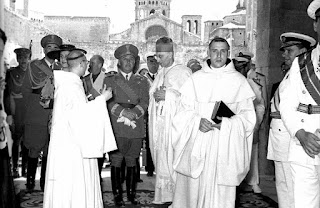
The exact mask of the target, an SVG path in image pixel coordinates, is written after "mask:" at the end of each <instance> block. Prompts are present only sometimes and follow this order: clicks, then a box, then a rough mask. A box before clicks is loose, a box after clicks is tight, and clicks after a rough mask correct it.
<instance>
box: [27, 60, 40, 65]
mask: <svg viewBox="0 0 320 208" xmlns="http://www.w3.org/2000/svg"><path fill="white" fill-rule="evenodd" d="M39 61H40V60H39V59H33V60H31V61H30V63H29V64H30V65H33V64H36V63H37V62H39Z"/></svg>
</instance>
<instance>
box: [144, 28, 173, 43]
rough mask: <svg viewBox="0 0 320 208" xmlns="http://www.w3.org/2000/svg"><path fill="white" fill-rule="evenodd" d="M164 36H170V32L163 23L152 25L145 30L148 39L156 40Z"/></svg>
mask: <svg viewBox="0 0 320 208" xmlns="http://www.w3.org/2000/svg"><path fill="white" fill-rule="evenodd" d="M162 36H168V32H167V30H166V29H165V28H164V27H163V26H161V25H152V26H150V27H149V28H148V29H147V30H146V32H145V39H146V40H156V39H158V38H160V37H162Z"/></svg>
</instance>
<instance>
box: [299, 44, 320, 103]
mask: <svg viewBox="0 0 320 208" xmlns="http://www.w3.org/2000/svg"><path fill="white" fill-rule="evenodd" d="M311 52H312V50H310V51H308V52H306V53H304V54H302V55H300V56H299V67H300V74H301V78H302V81H303V83H304V85H305V87H306V89H307V90H308V92H309V94H310V95H311V97H312V98H313V100H314V101H315V102H316V103H317V104H318V105H320V82H319V79H318V77H317V76H316V74H315V72H314V67H313V64H312V59H311Z"/></svg>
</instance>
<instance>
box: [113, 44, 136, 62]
mask: <svg viewBox="0 0 320 208" xmlns="http://www.w3.org/2000/svg"><path fill="white" fill-rule="evenodd" d="M138 53H139V50H138V48H137V47H135V46H134V45H132V44H124V45H122V46H120V47H118V48H117V49H116V50H115V52H114V57H115V58H116V59H120V58H121V57H123V56H125V55H132V56H133V57H134V58H137V57H138Z"/></svg>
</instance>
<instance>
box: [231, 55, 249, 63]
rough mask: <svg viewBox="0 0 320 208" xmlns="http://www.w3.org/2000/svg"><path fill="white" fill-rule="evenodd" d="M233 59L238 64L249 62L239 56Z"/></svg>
mask: <svg viewBox="0 0 320 208" xmlns="http://www.w3.org/2000/svg"><path fill="white" fill-rule="evenodd" d="M233 59H234V60H236V61H238V62H249V59H247V58H245V57H241V56H238V57H234V58H233Z"/></svg>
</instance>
